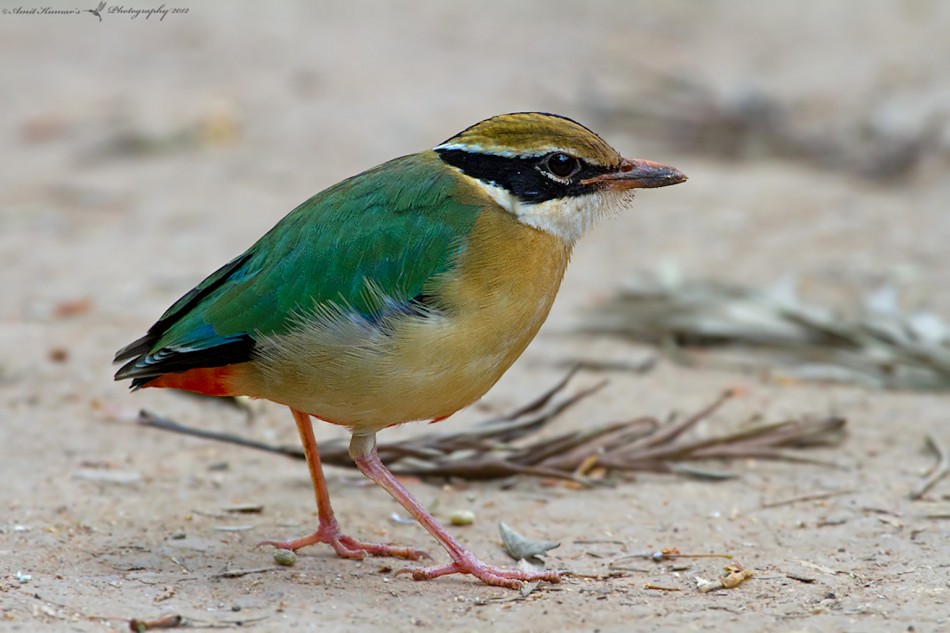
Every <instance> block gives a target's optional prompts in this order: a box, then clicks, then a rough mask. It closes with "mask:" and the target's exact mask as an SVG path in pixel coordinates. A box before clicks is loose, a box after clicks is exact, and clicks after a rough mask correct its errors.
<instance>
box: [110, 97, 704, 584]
mask: <svg viewBox="0 0 950 633" xmlns="http://www.w3.org/2000/svg"><path fill="white" fill-rule="evenodd" d="M685 180H686V176H685V175H684V174H683V173H681V172H680V171H678V170H677V169H675V168H673V167H669V166H666V165H662V164H659V163H656V162H652V161H648V160H640V159H629V158H624V157H622V156H621V155H620V154H619V153H618V152H617V150H615V149H614V148H613V147H611V146H610V145H608V144H607V142H606V141H604V140H603V139H602V138H601V137H600V136H598V135H597V134H596V133H594V132H593V131H591V130H590V129H588V128H587V127H585V126H583V125H581V124H580V123H577V122H576V121H574V120H572V119H570V118H567V117H564V116H559V115H555V114H549V113H544V112H515V113H510V114H502V115H498V116H494V117H491V118H488V119H485V120H483V121H481V122H479V123H476V124H475V125H472V126H470V127H468V128H466V129H464V130H463V131H462V132H460V133H458V134H456V135H455V136H453V137H451V138H450V139H448V140H446V141H445V142H443V143H440V144H439V145H437V146H435V147H434V148H432V149H427V150H424V151H422V152H419V153H416V154H410V155H407V156H403V157H401V158H396V159H393V160H390V161H388V162H386V163H383V164H381V165H379V166H377V167H374V168H372V169H369V170H367V171H364V172H362V173H360V174H358V175H356V176H353V177H351V178H348V179H346V180H343V181H341V182H339V183H337V184H335V185H332V186H331V187H329V188H328V189H325V190H323V191H322V192H320V193H318V194H316V195H314V196H313V197H311V198H310V199H308V200H307V201H305V202H303V203H302V204H301V205H300V206H298V207H297V208H296V209H294V210H293V211H291V212H290V213H289V214H288V215H286V216H285V217H284V218H283V219H282V220H280V221H279V222H278V223H277V224H276V225H275V226H274V227H273V228H272V229H271V230H270V231H269V232H267V233H266V234H265V235H264V236H263V237H261V238H260V239H259V240H258V241H257V242H256V243H255V244H253V245H252V246H251V247H250V248H249V249H247V250H246V251H244V252H243V253H242V254H240V255H238V256H237V257H235V258H234V259H232V260H231V261H229V262H228V263H226V264H224V265H223V266H222V267H220V268H219V269H218V270H216V271H215V272H213V273H211V274H210V275H209V276H208V277H207V278H206V279H204V281H202V282H201V283H199V284H198V285H197V286H195V287H194V288H193V289H192V290H190V291H188V292H187V293H185V294H184V295H183V296H182V297H181V298H180V299H178V300H177V301H176V302H174V303H173V304H172V305H171V307H169V308H168V310H166V311H165V313H164V314H162V315H161V317H160V318H159V319H158V320H157V321H156V322H155V323H154V325H152V326H151V327H150V328H149V329H148V330H147V332H146V334H145V335H144V336H142V337H141V338H139V339H137V340H135V341H134V342H132V343H130V344H129V345H127V346H125V347H123V348H122V349H120V350H119V351H118V352H117V353H116V354H115V359H114V362H117V363H118V362H124V364H123V365H122V366H121V367H120V368H119V369H118V371H117V372H116V374H115V379H116V380H126V379H131V385H130V388H131V390H133V391H135V390H138V389H141V388H149V387H152V388H155V387H158V388H172V389H180V390H186V391H192V392H197V393H200V394H206V395H210V396H239V395H240V396H250V397H252V398H257V399H265V400H270V401H272V402H275V403H278V404H281V405H284V406H287V407H288V408H289V409H290V411H291V413H292V415H293V418H294V421H295V422H296V425H297V430H298V433H299V435H300V439H301V442H302V443H303V448H304V454H305V456H306V459H307V464H308V468H309V472H310V478H311V482H312V485H313V491H314V496H315V498H316V505H317V516H318V524H317V528H316V529H315V531H314V532H313V533H312V534H309V535H306V536H303V537H301V538H297V539H294V540H288V541H278V540H270V541H264V542H263V543H262V545H273V546H275V547H278V548H283V549H290V550H295V551H296V550H298V549H300V548H302V547H305V546H308V545H312V544H316V543H324V544H327V545H329V546H330V547H332V548H333V550H335V552H336V553H337V555H339V556H340V557H344V558H352V559H363V558H364V557H365V556H367V555H371V556H391V557H398V558H403V559H408V560H414V561H415V560H419V559H422V558H428V557H429V556H428V554H427V553H426V552H424V551H422V550H416V549H413V548H408V547H399V546H395V545H390V544H374V543H366V542H363V541H360V540H357V539H356V538H353V537H351V536H348V535H346V534H344V533H343V531H342V530H341V528H340V527H339V524H338V522H337V520H336V517H335V515H334V513H333V510H332V507H331V505H330V497H329V493H328V490H327V485H326V481H325V479H324V475H323V471H322V467H321V463H320V454H319V450H318V447H317V443H316V441H315V440H314V435H313V421H314V420H315V419H316V420H322V421H325V422H329V423H332V424H336V425H341V426H343V427H346V428H347V429H348V430H349V432H350V433H351V440H350V444H349V454H350V456H351V457H352V459H353V461H354V462H355V464H356V466H357V467H358V468H359V470H360V471H361V472H362V473H363V475H365V476H366V477H367V478H369V479H370V480H372V481H373V482H375V483H376V484H378V485H379V486H381V487H382V488H383V489H385V490H386V492H388V493H389V494H390V495H391V496H392V497H393V498H394V499H395V500H396V501H397V502H398V503H399V504H401V505H402V507H403V508H405V510H406V511H407V512H408V513H409V514H410V515H411V516H412V517H413V518H414V519H415V520H417V521H418V522H419V523H420V524H421V525H422V527H424V528H425V529H426V530H427V531H428V532H429V533H430V534H431V535H432V536H433V537H434V538H435V540H436V541H437V542H438V543H439V544H440V545H441V546H442V547H443V548H444V550H445V551H446V553H447V554H448V557H449V558H450V561H449V562H448V563H445V564H442V565H435V566H427V567H425V566H423V567H410V568H407V569H405V570H401V571H404V572H406V573H409V574H411V576H412V578H414V579H416V580H428V579H432V578H436V577H440V576H444V575H449V574H468V575H471V576H474V577H475V578H477V579H479V580H480V581H482V582H483V583H485V584H488V585H495V586H500V587H508V588H512V589H517V588H519V587H521V586H522V584H523V583H524V582H533V581H549V582H558V581H559V580H560V579H561V578H562V577H563V576H564V575H565V574H567V573H568V572H567V571H564V570H557V569H548V570H541V571H523V570H520V569H508V568H504V567H496V566H492V565H489V564H487V563H484V562H482V561H481V560H480V559H479V558H478V557H477V556H476V555H475V554H473V553H472V552H471V551H470V550H468V549H467V548H465V547H464V546H463V545H462V544H461V543H460V542H459V541H457V540H456V539H455V538H454V537H453V536H452V535H451V534H450V533H449V532H448V530H446V529H445V528H444V527H443V526H442V525H441V524H439V523H438V522H437V520H436V519H435V518H434V517H433V516H432V515H431V514H429V512H427V511H426V509H425V508H424V507H423V506H422V505H421V504H420V503H419V502H418V501H417V500H416V499H415V497H413V496H412V495H411V494H410V492H409V491H408V490H407V489H406V488H405V487H404V486H403V485H402V483H400V482H399V481H398V480H397V479H396V477H395V476H394V475H393V474H392V473H391V472H390V471H389V469H387V468H386V466H385V465H384V464H383V463H382V461H381V460H380V458H379V455H378V453H377V449H376V434H377V432H378V431H380V430H382V429H384V428H387V427H390V426H394V425H399V424H403V423H407V422H412V421H421V420H428V421H440V420H443V419H445V418H447V417H449V416H450V415H452V414H453V413H455V412H457V411H459V410H460V409H463V408H465V407H467V406H468V405H470V404H472V403H473V402H475V401H476V400H478V399H479V398H481V397H482V396H483V395H484V394H485V393H486V392H487V391H488V390H489V389H490V388H491V387H492V386H493V385H494V384H495V382H496V381H498V379H499V378H501V376H502V375H503V374H504V373H505V372H506V371H507V370H508V368H509V367H510V366H511V365H512V364H513V363H514V362H515V360H516V359H517V358H518V357H519V356H520V355H521V353H522V352H523V351H524V350H525V348H526V347H527V346H528V344H529V343H530V342H531V341H532V339H533V338H534V337H535V334H537V332H538V329H539V328H540V327H541V325H542V323H543V322H544V321H545V319H546V317H547V316H548V312H549V311H550V309H551V306H552V304H553V302H554V299H555V296H556V294H557V292H558V289H559V287H560V284H561V280H562V277H563V275H564V272H565V269H566V268H567V265H568V260H569V259H570V256H571V251H572V248H573V246H574V244H575V243H576V242H577V240H578V239H579V238H580V237H581V236H582V235H583V234H584V233H585V232H586V231H587V230H588V229H589V228H590V227H591V226H592V225H593V224H594V223H595V221H597V220H598V218H600V217H602V216H606V215H611V214H616V213H619V212H620V211H622V210H623V209H625V208H626V207H627V206H629V203H630V201H631V199H632V197H633V193H634V191H635V190H636V189H643V188H657V187H665V186H668V185H674V184H677V183H681V182H683V181H685Z"/></svg>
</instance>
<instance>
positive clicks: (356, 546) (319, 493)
mask: <svg viewBox="0 0 950 633" xmlns="http://www.w3.org/2000/svg"><path fill="white" fill-rule="evenodd" d="M291 412H292V413H293V414H294V420H295V421H296V422H297V430H298V431H300V440H301V441H302V442H303V451H304V455H305V456H306V457H307V466H308V467H309V468H310V480H311V481H312V482H313V492H314V494H315V495H316V497H317V516H318V517H319V524H318V525H317V530H316V532H314V533H313V534H310V535H309V536H304V537H301V538H298V539H294V540H292V541H263V542H261V543H259V544H258V545H273V546H274V547H279V548H281V549H290V550H295V551H296V550H298V549H300V548H301V547H305V546H307V545H313V544H314V543H326V544H327V545H329V546H330V547H332V548H333V549H334V550H336V553H337V554H338V555H339V556H341V557H343V558H355V559H357V560H362V559H363V557H364V556H366V554H370V555H372V556H395V557H397V558H408V559H410V560H417V559H419V558H422V557H423V556H424V557H426V558H428V557H429V555H428V554H426V553H425V552H423V551H420V550H416V549H412V548H409V547H394V546H392V545H376V544H373V543H363V542H361V541H357V540H356V539H354V538H350V537H349V536H346V535H345V534H343V533H342V532H341V531H340V526H339V525H337V522H336V517H334V516H333V508H332V507H330V495H329V493H328V492H327V483H326V481H325V480H324V478H323V467H322V466H321V465H320V452H319V451H318V450H317V442H316V440H315V439H314V438H313V425H312V424H311V422H310V416H309V415H308V414H306V413H302V412H300V411H296V410H294V409H291Z"/></svg>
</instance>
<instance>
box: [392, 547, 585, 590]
mask: <svg viewBox="0 0 950 633" xmlns="http://www.w3.org/2000/svg"><path fill="white" fill-rule="evenodd" d="M396 573H397V574H401V573H407V574H412V578H413V580H431V579H432V578H438V577H439V576H447V575H449V574H471V575H472V576H475V577H476V578H478V579H479V580H481V581H482V582H483V583H485V584H486V585H492V586H495V587H507V588H508V589H520V588H521V587H522V585H523V584H524V583H526V582H535V581H538V580H544V581H547V582H561V577H562V576H564V575H565V574H566V573H567V572H565V571H563V570H557V569H544V570H541V571H537V572H533V571H521V570H520V569H505V568H504V567H492V566H491V565H486V564H485V563H483V562H482V561H480V560H478V559H477V558H475V557H474V556H472V555H469V556H465V557H463V558H462V560H459V561H453V562H451V563H449V564H448V565H440V566H438V567H414V568H413V567H410V568H408V569H402V570H400V571H398V572H396Z"/></svg>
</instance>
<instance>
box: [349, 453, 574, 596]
mask: <svg viewBox="0 0 950 633" xmlns="http://www.w3.org/2000/svg"><path fill="white" fill-rule="evenodd" d="M350 456H351V457H352V458H353V461H355V462H356V466H357V467H358V468H359V469H360V471H361V472H362V473H363V474H364V475H366V476H367V477H369V478H370V479H372V480H373V481H375V482H376V483H377V484H379V485H380V486H382V487H383V489H384V490H386V492H388V493H389V494H390V495H392V497H393V498H394V499H395V500H396V501H398V502H399V503H400V504H401V505H402V507H404V508H405V509H406V510H407V511H408V512H409V514H411V515H412V516H413V517H414V518H415V519H416V521H418V522H419V523H421V524H422V527H424V528H425V529H426V530H428V532H429V534H431V535H432V536H434V537H435V539H436V540H437V541H439V543H440V544H441V545H442V547H444V548H445V551H446V552H448V553H449V556H450V557H451V558H452V562H451V563H449V564H448V565H440V566H438V567H417V568H414V569H408V570H406V571H407V572H410V573H412V577H413V578H414V579H416V580H429V579H430V578H437V577H438V576H445V575H447V574H471V575H473V576H475V577H476V578H478V579H479V580H481V581H482V582H484V583H485V584H488V585H497V586H499V587H508V588H510V589H519V588H520V587H521V585H522V582H524V581H535V580H547V581H548V582H559V581H560V580H561V576H562V575H563V574H564V572H563V571H558V570H544V571H540V572H523V571H521V570H518V569H504V568H501V567H491V566H489V565H486V564H485V563H483V562H482V561H480V560H478V558H476V557H475V555H474V554H472V553H471V552H470V551H468V550H467V549H465V548H464V547H462V545H461V543H459V542H458V541H456V540H455V539H454V538H452V535H451V534H449V533H448V532H447V531H446V529H445V528H444V527H442V526H441V525H439V523H438V522H437V521H436V520H435V518H434V517H433V516H432V515H431V514H429V513H428V512H426V510H425V508H423V507H422V505H421V504H420V503H419V502H418V501H416V500H415V498H413V496H412V495H411V494H409V491H408V490H406V489H405V488H404V487H403V486H402V484H400V483H399V482H398V481H397V480H396V478H395V477H394V476H393V474H392V473H391V472H390V471H389V469H388V468H386V466H384V465H383V463H382V461H380V459H379V454H378V453H377V452H376V436H375V435H354V436H353V439H352V440H351V441H350Z"/></svg>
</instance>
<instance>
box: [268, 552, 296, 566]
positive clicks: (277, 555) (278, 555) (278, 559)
mask: <svg viewBox="0 0 950 633" xmlns="http://www.w3.org/2000/svg"><path fill="white" fill-rule="evenodd" d="M274 562H275V563H277V564H278V565H283V566H284V567H293V566H294V563H296V562H297V555H296V554H295V553H294V552H293V551H292V550H289V549H279V550H275V551H274Z"/></svg>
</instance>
